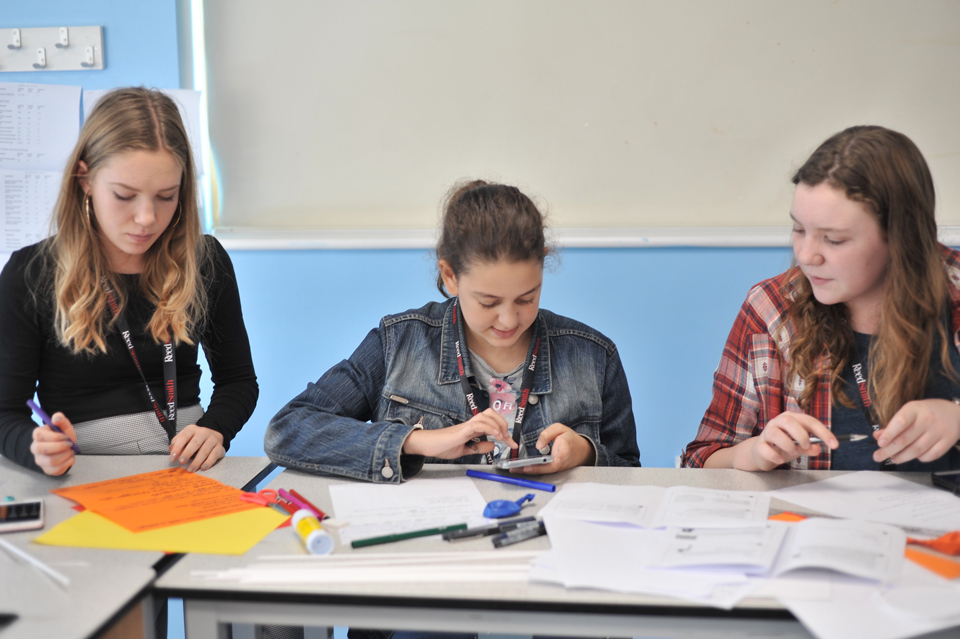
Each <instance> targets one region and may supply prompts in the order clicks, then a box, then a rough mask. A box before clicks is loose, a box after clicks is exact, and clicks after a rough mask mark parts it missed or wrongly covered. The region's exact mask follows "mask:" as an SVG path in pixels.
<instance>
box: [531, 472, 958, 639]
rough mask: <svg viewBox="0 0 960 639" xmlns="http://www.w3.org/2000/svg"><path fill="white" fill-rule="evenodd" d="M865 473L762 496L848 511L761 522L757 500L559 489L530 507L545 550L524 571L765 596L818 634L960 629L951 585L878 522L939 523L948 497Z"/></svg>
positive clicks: (595, 584) (715, 601)
mask: <svg viewBox="0 0 960 639" xmlns="http://www.w3.org/2000/svg"><path fill="white" fill-rule="evenodd" d="M866 475H867V477H863V476H862V475H859V474H853V475H845V476H843V477H838V478H835V479H831V480H826V481H824V482H815V483H813V484H807V485H805V486H802V487H796V488H790V489H784V490H782V491H776V492H773V493H772V495H773V496H775V497H778V498H780V499H784V500H788V501H795V502H796V503H800V504H801V505H804V506H806V507H809V508H815V509H818V510H821V511H824V510H825V511H827V512H831V511H834V512H836V513H837V514H838V515H839V514H841V513H846V514H847V515H851V514H854V515H857V518H855V519H826V518H811V519H807V520H805V521H802V522H799V523H795V524H786V523H782V522H777V521H767V520H766V516H767V509H768V505H769V497H770V495H760V494H756V493H749V492H737V491H706V490H701V489H694V488H687V487H673V488H668V489H662V488H655V487H631V486H603V485H598V484H573V485H567V486H565V487H564V488H563V489H561V491H560V492H559V493H558V494H557V496H556V497H555V498H554V500H553V501H552V502H551V503H550V504H549V505H548V506H547V507H545V508H544V509H543V511H542V514H543V516H544V520H545V521H546V525H547V532H548V534H549V536H550V544H551V547H552V550H551V551H550V552H549V553H546V554H544V555H543V556H541V557H540V558H538V559H536V560H535V561H534V568H533V571H532V572H531V578H532V579H535V580H539V581H546V582H552V583H559V584H562V585H564V586H566V587H568V588H597V589H605V590H614V591H620V592H632V593H639V594H644V595H651V596H663V597H673V598H679V599H683V600H687V601H695V602H698V603H701V604H703V605H710V606H716V607H721V608H730V607H732V606H734V605H736V604H737V603H738V602H739V601H740V600H741V599H742V598H744V597H746V596H748V595H752V596H758V597H774V598H776V599H778V600H779V601H780V602H781V603H782V604H783V605H785V606H786V607H787V608H788V609H789V610H790V611H791V612H792V613H793V614H794V615H795V616H796V617H797V618H798V619H800V620H801V622H802V623H803V624H804V625H805V626H806V627H807V628H808V629H809V630H810V631H811V632H812V633H813V634H814V635H816V636H817V637H820V638H822V639H840V638H844V639H845V638H848V637H852V636H870V637H871V639H898V638H901V637H911V636H916V635H918V634H922V633H926V632H931V631H934V630H938V629H943V628H950V627H953V626H956V625H960V584H957V583H954V582H950V581H947V580H944V579H942V578H940V577H938V576H936V575H934V574H933V573H930V572H928V571H926V570H923V569H921V568H919V567H917V566H916V565H915V564H913V563H912V562H905V561H904V549H905V546H906V534H905V533H904V531H903V530H902V528H900V527H898V526H894V525H891V524H902V523H903V522H904V521H910V522H911V523H913V524H914V525H921V526H924V527H928V528H931V529H933V530H937V529H941V528H943V527H945V526H951V527H952V526H954V525H955V521H954V519H952V517H953V516H954V515H953V513H955V512H956V509H957V508H960V500H958V499H957V498H956V497H953V496H951V495H949V494H947V493H942V492H940V491H935V490H933V489H930V488H928V487H925V486H921V485H918V484H913V483H911V482H904V481H903V480H899V479H897V478H895V477H889V476H886V474H885V473H867V474H866ZM844 478H846V479H844ZM875 482H882V486H880V487H878V486H877V485H876V484H875ZM901 482H902V483H901ZM820 484H824V486H822V491H819V490H818V488H821V487H820ZM903 484H906V485H903ZM945 498H946V499H945ZM950 500H955V501H957V502H958V503H957V504H954V503H952V502H951V501H950ZM879 522H883V523H879ZM957 527H960V526H957Z"/></svg>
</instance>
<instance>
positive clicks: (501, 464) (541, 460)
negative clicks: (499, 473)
mask: <svg viewBox="0 0 960 639" xmlns="http://www.w3.org/2000/svg"><path fill="white" fill-rule="evenodd" d="M552 461H553V455H543V456H541V457H526V458H524V459H501V460H499V461H497V462H496V463H494V464H493V467H494V468H496V469H497V470H507V469H510V468H526V467H527V466H540V465H542V464H549V463H550V462H552Z"/></svg>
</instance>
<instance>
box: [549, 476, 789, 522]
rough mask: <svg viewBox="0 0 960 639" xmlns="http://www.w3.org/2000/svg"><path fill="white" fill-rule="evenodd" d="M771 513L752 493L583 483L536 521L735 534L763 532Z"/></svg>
mask: <svg viewBox="0 0 960 639" xmlns="http://www.w3.org/2000/svg"><path fill="white" fill-rule="evenodd" d="M769 512H770V497H769V496H768V495H766V494H764V493H761V492H756V491H746V490H714V489H710V488H693V487H690V486H672V487H670V488H661V487H659V486H612V485H610V484H596V483H589V482H586V483H581V484H567V485H565V486H564V487H563V488H561V489H560V491H559V492H558V493H557V494H556V495H555V496H554V497H553V498H552V499H551V500H550V503H548V504H547V505H546V506H544V507H543V509H542V510H541V511H540V515H541V516H542V517H544V518H545V519H547V518H550V517H561V518H566V519H579V520H580V521H596V522H608V523H625V524H633V525H635V526H645V527H649V528H662V527H675V528H693V527H716V528H739V527H744V526H757V527H763V526H764V525H765V522H766V519H767V516H768V514H769Z"/></svg>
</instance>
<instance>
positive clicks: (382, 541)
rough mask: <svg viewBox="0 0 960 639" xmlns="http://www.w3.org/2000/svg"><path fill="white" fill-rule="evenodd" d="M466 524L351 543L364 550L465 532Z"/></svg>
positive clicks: (354, 546) (358, 540)
mask: <svg viewBox="0 0 960 639" xmlns="http://www.w3.org/2000/svg"><path fill="white" fill-rule="evenodd" d="M466 527H467V525H466V524H457V525H456V526H443V527H441V528H427V529H425V530H413V531H410V532H405V533H396V534H395V535H383V536H381V537H370V538H368V539H357V540H355V541H352V542H350V546H351V547H353V548H363V547H364V546H376V545H377V544H389V543H392V542H394V541H403V540H404V539H413V538H414V537H429V536H430V535H442V534H443V533H445V532H450V531H453V530H465V529H466Z"/></svg>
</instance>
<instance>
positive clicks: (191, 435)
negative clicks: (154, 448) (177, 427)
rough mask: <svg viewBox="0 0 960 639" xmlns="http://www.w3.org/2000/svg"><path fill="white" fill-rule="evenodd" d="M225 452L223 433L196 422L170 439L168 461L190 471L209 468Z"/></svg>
mask: <svg viewBox="0 0 960 639" xmlns="http://www.w3.org/2000/svg"><path fill="white" fill-rule="evenodd" d="M226 454H227V451H226V449H225V448H224V447H223V434H222V433H218V432H217V431H215V430H213V429H211V428H204V427H203V426H197V425H196V424H190V425H189V426H187V427H186V428H184V429H183V430H182V431H180V432H179V433H177V435H176V437H174V438H173V439H172V440H171V441H170V461H172V462H176V463H178V464H180V465H181V466H185V467H186V468H187V470H188V471H189V472H191V473H192V472H194V471H196V470H209V469H210V468H211V467H212V466H213V465H214V464H216V463H217V462H218V461H220V458H222V457H223V456H224V455H226Z"/></svg>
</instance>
